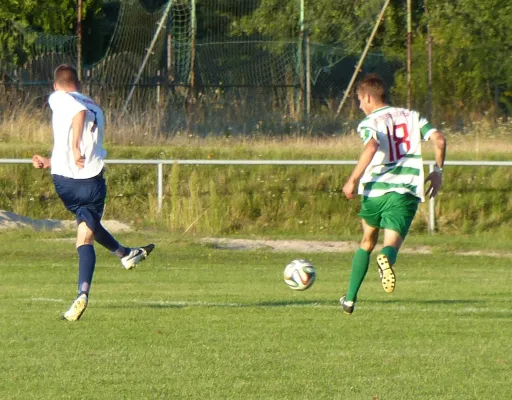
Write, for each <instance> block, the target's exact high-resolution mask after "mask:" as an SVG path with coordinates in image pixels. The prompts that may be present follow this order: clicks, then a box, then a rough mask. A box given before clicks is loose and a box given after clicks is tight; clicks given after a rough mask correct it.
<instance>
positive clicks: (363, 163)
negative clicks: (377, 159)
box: [343, 138, 379, 199]
mask: <svg viewBox="0 0 512 400" xmlns="http://www.w3.org/2000/svg"><path fill="white" fill-rule="evenodd" d="M378 149H379V143H378V142H377V141H376V140H375V139H374V138H371V139H370V140H369V141H368V142H367V143H366V144H365V146H364V148H363V151H362V153H361V155H360V156H359V160H358V161H357V165H356V166H355V167H354V170H353V171H352V173H351V174H350V177H349V178H348V179H347V182H346V183H345V185H344V186H343V193H344V194H345V196H346V197H347V199H352V198H353V197H354V196H355V193H356V187H357V184H358V182H359V179H361V177H362V176H363V174H364V171H365V170H366V168H367V167H368V165H370V162H371V161H372V159H373V156H374V155H375V153H376V152H377V150H378Z"/></svg>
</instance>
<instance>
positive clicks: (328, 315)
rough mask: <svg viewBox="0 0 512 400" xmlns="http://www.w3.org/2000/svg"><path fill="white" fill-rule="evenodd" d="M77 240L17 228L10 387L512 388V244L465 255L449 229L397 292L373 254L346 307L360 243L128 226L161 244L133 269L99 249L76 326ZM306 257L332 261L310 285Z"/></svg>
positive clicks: (143, 395)
mask: <svg viewBox="0 0 512 400" xmlns="http://www.w3.org/2000/svg"><path fill="white" fill-rule="evenodd" d="M71 237H72V234H62V233H61V234H43V235H41V234H35V233H31V232H17V233H13V232H3V233H2V248H3V249H2V257H1V258H0V276H1V290H0V301H1V307H0V324H1V329H0V343H1V346H0V360H2V362H1V363H0V399H102V400H104V399H347V400H352V399H368V400H384V399H392V400H399V399H407V400H411V399H463V400H469V399H506V398H510V394H511V393H512V379H511V371H512V307H511V277H512V272H511V271H512V270H511V268H510V258H507V257H506V254H505V255H504V256H501V257H499V256H494V257H487V256H463V255H456V253H455V252H454V251H453V249H452V248H451V247H453V246H450V245H449V243H450V242H449V238H445V241H446V243H447V245H446V246H444V247H443V246H440V247H438V250H437V251H435V252H433V253H432V254H427V255H425V254H416V255H415V254H401V255H400V257H399V261H398V266H397V275H398V279H397V290H396V292H395V293H394V294H392V295H387V294H386V293H384V291H383V290H382V288H381V286H380V283H379V281H378V274H377V272H376V270H375V268H374V267H373V266H372V268H371V269H370V272H369V274H368V277H367V279H366V281H365V283H364V284H363V287H362V290H361V292H360V295H359V303H358V304H357V308H356V311H355V312H354V314H353V315H352V316H346V315H344V314H343V312H342V311H341V309H340V308H339V306H338V298H339V297H340V296H341V295H342V294H343V293H344V291H345V288H346V285H347V280H348V275H349V267H350V260H351V254H350V253H311V254H304V253H300V252H297V253H280V252H271V251H268V250H254V251H235V250H226V249H224V250H220V249H216V248H214V247H212V246H205V245H200V244H198V242H196V241H194V240H193V239H190V238H189V239H186V240H184V239H180V238H179V237H169V238H166V237H165V236H163V235H162V234H160V233H148V234H147V235H146V237H143V236H141V235H132V236H126V235H123V236H122V237H121V238H122V239H123V241H124V242H125V243H126V244H127V245H136V244H143V243H145V242H146V240H147V237H149V238H151V240H152V241H154V242H155V243H156V244H157V249H156V250H155V252H154V253H153V254H152V255H151V257H150V258H149V259H148V260H147V261H146V262H144V263H143V264H141V265H140V266H139V267H138V268H137V269H136V270H134V271H125V270H124V269H122V268H121V266H120V264H119V262H118V261H117V259H116V258H115V257H113V256H112V255H110V254H109V253H108V252H107V251H106V250H104V249H102V248H97V255H98V263H97V268H96V273H95V280H94V283H93V286H92V291H91V297H90V304H89V308H88V309H87V311H86V313H85V314H84V316H83V317H82V319H81V320H80V321H79V322H76V323H69V322H63V321H60V320H59V319H58V315H59V313H60V312H62V311H65V310H66V309H67V308H68V307H69V305H70V303H71V301H72V299H73V298H74V296H75V287H76V286H75V285H76V275H77V267H76V261H77V257H76V252H75V250H74V244H73V242H72V241H71V240H70V239H69V238H71ZM437 240H438V241H440V239H439V238H438V239H437ZM420 241H421V238H418V237H416V238H415V239H414V242H420ZM474 242H475V243H477V241H476V240H475V241H474ZM454 243H456V242H454ZM405 246H406V247H407V243H406V245H405ZM471 248H472V249H475V248H474V245H473V246H471ZM479 250H484V251H485V250H486V249H485V248H481V249H479ZM299 257H307V258H309V259H310V260H312V261H313V263H314V264H315V265H316V268H317V273H318V278H317V281H316V282H315V284H314V285H313V286H312V287H311V289H309V290H307V291H304V292H294V291H292V290H290V289H289V288H287V287H286V285H285V284H284V283H283V280H282V270H283V268H284V266H285V265H286V263H287V262H289V261H290V260H291V259H293V258H299Z"/></svg>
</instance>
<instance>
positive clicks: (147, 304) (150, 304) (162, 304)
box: [95, 300, 339, 308]
mask: <svg viewBox="0 0 512 400" xmlns="http://www.w3.org/2000/svg"><path fill="white" fill-rule="evenodd" d="M337 305H339V302H338V301H332V300H293V301H289V300H276V301H259V302H254V303H235V302H227V301H226V302H220V301H219V302H216V301H193V300H191V301H172V300H169V301H140V302H138V301H133V302H130V303H120V304H98V305H95V307H97V308H187V307H203V308H208V307H212V308H258V307H261V308H271V307H276V308H279V307H304V306H306V307H307V306H311V307H315V306H320V307H326V306H328V307H331V306H337Z"/></svg>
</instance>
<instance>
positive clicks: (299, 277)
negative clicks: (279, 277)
mask: <svg viewBox="0 0 512 400" xmlns="http://www.w3.org/2000/svg"><path fill="white" fill-rule="evenodd" d="M283 275H284V282H285V283H286V284H287V285H288V287H289V288H290V289H293V290H306V289H307V288H309V287H311V285H312V284H313V282H315V278H316V270H315V267H314V266H313V264H311V262H310V261H308V260H293V261H292V262H291V263H290V264H288V265H287V266H286V267H285V268H284V273H283Z"/></svg>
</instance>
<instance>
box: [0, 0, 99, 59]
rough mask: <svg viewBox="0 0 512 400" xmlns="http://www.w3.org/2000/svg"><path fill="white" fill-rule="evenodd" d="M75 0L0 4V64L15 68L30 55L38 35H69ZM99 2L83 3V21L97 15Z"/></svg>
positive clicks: (8, 0) (14, 0) (16, 0)
mask: <svg viewBox="0 0 512 400" xmlns="http://www.w3.org/2000/svg"><path fill="white" fill-rule="evenodd" d="M76 5H77V2H76V0H44V1H38V0H2V2H1V3H0V64H3V65H8V66H16V65H20V64H21V63H23V62H24V61H25V60H26V59H27V57H28V55H29V54H30V51H31V47H32V45H33V44H34V42H35V41H36V39H37V37H38V33H48V34H52V35H72V34H74V30H75V26H76ZM101 6H102V1H101V0H83V15H84V18H86V19H87V18H91V17H92V16H94V15H98V13H99V12H100V10H101Z"/></svg>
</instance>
